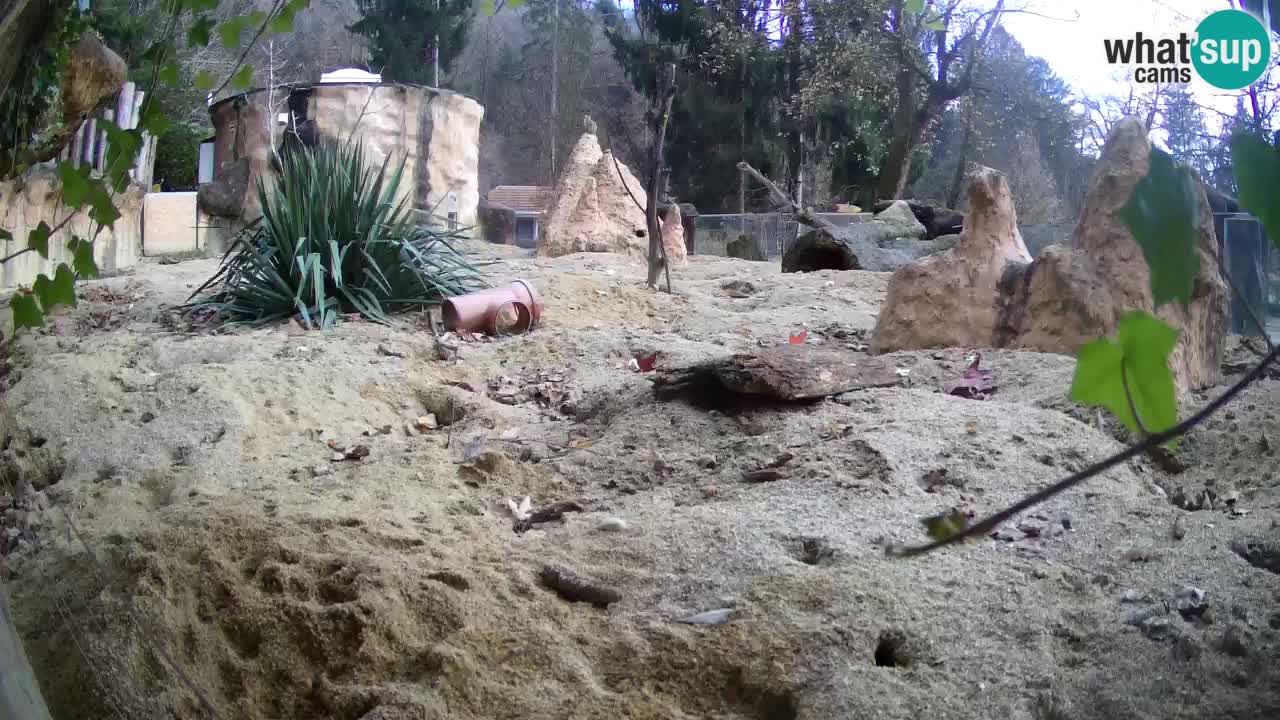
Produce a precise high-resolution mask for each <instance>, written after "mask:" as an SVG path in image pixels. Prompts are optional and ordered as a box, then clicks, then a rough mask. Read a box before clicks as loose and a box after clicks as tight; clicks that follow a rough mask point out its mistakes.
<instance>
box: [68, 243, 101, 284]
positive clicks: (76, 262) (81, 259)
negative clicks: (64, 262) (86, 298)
mask: <svg viewBox="0 0 1280 720" xmlns="http://www.w3.org/2000/svg"><path fill="white" fill-rule="evenodd" d="M67 249H68V250H70V251H71V269H72V270H74V271H75V273H76V275H77V276H78V277H82V278H86V279H87V278H95V277H97V276H98V262H97V261H96V260H94V259H93V243H91V242H89V241H88V240H84V239H82V238H79V237H73V238H71V242H69V243H67Z"/></svg>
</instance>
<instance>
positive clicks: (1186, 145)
mask: <svg viewBox="0 0 1280 720" xmlns="http://www.w3.org/2000/svg"><path fill="white" fill-rule="evenodd" d="M1162 128H1163V129H1164V131H1165V135H1166V139H1165V145H1166V147H1168V148H1169V153H1170V154H1171V155H1173V157H1174V159H1175V160H1177V161H1179V162H1182V163H1185V164H1186V165H1188V166H1190V167H1191V169H1193V170H1195V171H1196V172H1197V173H1198V174H1199V175H1200V176H1201V177H1208V176H1209V170H1210V165H1209V152H1208V150H1209V148H1208V143H1207V142H1206V139H1207V137H1208V131H1207V130H1206V129H1205V123H1204V114H1203V113H1202V112H1201V109H1200V105H1199V104H1198V103H1196V99H1195V97H1194V96H1193V95H1192V94H1191V89H1190V88H1189V87H1187V86H1186V85H1176V86H1174V87H1171V88H1169V90H1168V91H1167V93H1166V94H1165V105H1164V122H1163V123H1162Z"/></svg>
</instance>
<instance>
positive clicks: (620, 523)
mask: <svg viewBox="0 0 1280 720" xmlns="http://www.w3.org/2000/svg"><path fill="white" fill-rule="evenodd" d="M626 529H627V521H626V520H623V519H622V518H620V517H607V518H605V519H603V520H601V521H600V522H599V523H598V524H597V525H596V530H600V531H601V532H622V531H623V530H626Z"/></svg>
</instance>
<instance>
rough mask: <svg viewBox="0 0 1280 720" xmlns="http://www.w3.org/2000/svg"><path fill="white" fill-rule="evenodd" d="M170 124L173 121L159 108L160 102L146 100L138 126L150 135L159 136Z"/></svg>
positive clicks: (171, 124)
mask: <svg viewBox="0 0 1280 720" xmlns="http://www.w3.org/2000/svg"><path fill="white" fill-rule="evenodd" d="M172 126H173V123H172V122H171V121H170V120H169V117H168V116H167V115H165V113H164V110H163V109H161V107H160V103H155V102H151V101H150V100H148V101H147V103H146V109H145V110H144V111H143V113H142V121H141V122H139V123H138V128H139V129H140V130H146V131H147V132H149V133H151V135H152V137H160V136H161V135H164V134H165V132H167V131H168V130H169V128H170V127H172Z"/></svg>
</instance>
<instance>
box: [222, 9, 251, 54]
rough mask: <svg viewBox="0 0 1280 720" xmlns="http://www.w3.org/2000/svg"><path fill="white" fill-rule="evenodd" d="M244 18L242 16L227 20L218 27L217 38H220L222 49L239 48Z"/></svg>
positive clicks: (244, 22) (244, 23)
mask: <svg viewBox="0 0 1280 720" xmlns="http://www.w3.org/2000/svg"><path fill="white" fill-rule="evenodd" d="M245 25H246V18H245V17H244V16H242V15H237V16H236V17H232V18H227V19H226V20H223V21H222V24H221V25H219V26H218V36H219V37H221V38H222V47H224V48H226V49H228V50H234V49H236V48H238V47H240V35H241V33H243V32H244V28H245Z"/></svg>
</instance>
